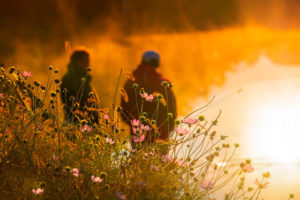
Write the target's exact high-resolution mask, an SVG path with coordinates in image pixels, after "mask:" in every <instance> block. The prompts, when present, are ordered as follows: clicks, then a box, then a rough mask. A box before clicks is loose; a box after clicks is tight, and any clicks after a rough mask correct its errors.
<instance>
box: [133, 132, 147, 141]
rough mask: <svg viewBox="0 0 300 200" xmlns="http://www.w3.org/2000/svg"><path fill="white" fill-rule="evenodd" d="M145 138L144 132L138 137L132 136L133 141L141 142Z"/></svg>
mask: <svg viewBox="0 0 300 200" xmlns="http://www.w3.org/2000/svg"><path fill="white" fill-rule="evenodd" d="M144 139H145V134H143V135H141V136H140V137H137V136H133V141H134V142H143V141H144Z"/></svg>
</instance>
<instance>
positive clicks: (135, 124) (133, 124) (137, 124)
mask: <svg viewBox="0 0 300 200" xmlns="http://www.w3.org/2000/svg"><path fill="white" fill-rule="evenodd" d="M139 124H140V120H137V119H134V120H131V126H133V127H138V126H139Z"/></svg>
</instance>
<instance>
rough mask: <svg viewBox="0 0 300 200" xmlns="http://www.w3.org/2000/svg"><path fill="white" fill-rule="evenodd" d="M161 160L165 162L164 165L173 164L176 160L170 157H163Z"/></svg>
mask: <svg viewBox="0 0 300 200" xmlns="http://www.w3.org/2000/svg"><path fill="white" fill-rule="evenodd" d="M161 160H162V161H163V162H164V163H167V162H173V161H174V158H173V157H172V156H170V155H163V156H162V157H161Z"/></svg>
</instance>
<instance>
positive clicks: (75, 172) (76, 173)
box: [72, 168, 79, 177]
mask: <svg viewBox="0 0 300 200" xmlns="http://www.w3.org/2000/svg"><path fill="white" fill-rule="evenodd" d="M72 174H73V176H76V177H78V176H79V169H77V168H73V169H72Z"/></svg>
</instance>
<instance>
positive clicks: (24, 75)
mask: <svg viewBox="0 0 300 200" xmlns="http://www.w3.org/2000/svg"><path fill="white" fill-rule="evenodd" d="M20 75H21V76H22V77H23V78H25V79H27V78H29V77H30V76H31V72H27V71H24V72H23V73H22V72H21V73H20Z"/></svg>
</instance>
